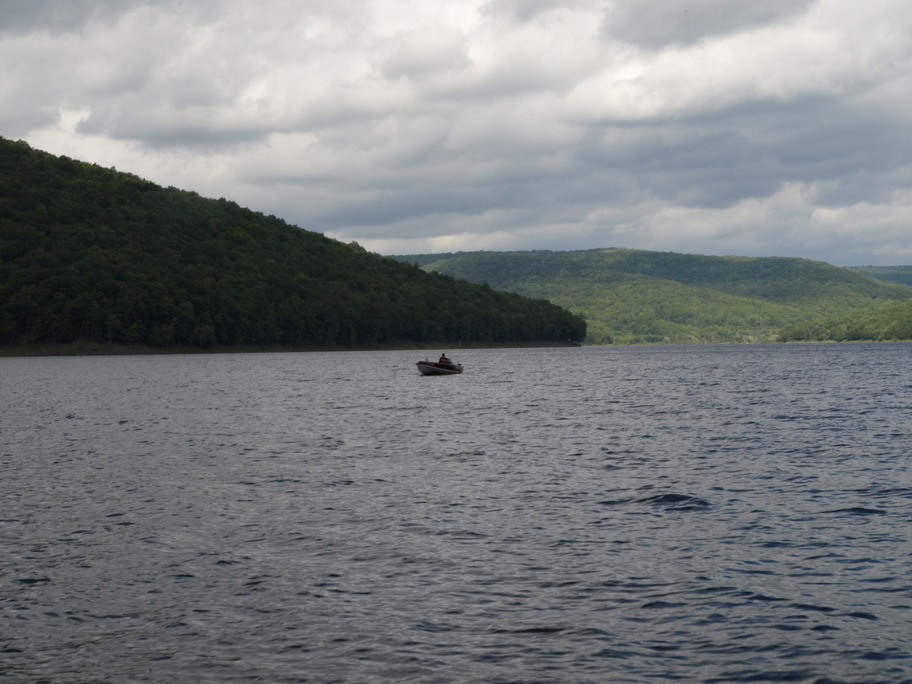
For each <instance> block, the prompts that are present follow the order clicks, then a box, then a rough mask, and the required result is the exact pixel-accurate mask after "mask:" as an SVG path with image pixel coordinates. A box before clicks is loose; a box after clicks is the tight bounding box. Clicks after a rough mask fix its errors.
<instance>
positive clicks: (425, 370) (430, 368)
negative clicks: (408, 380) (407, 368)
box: [415, 354, 462, 375]
mask: <svg viewBox="0 0 912 684" xmlns="http://www.w3.org/2000/svg"><path fill="white" fill-rule="evenodd" d="M415 365H416V366H418V372H419V373H421V374H422V375H457V374H458V373H462V364H461V363H453V362H452V361H450V360H449V359H448V358H447V357H446V354H442V355H441V356H440V360H439V361H429V360H428V359H427V358H425V359H424V361H419V362H418V363H416V364H415Z"/></svg>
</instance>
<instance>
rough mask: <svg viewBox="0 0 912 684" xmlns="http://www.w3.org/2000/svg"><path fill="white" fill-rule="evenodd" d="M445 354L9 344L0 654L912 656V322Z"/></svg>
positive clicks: (332, 661) (458, 677) (726, 662)
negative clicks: (452, 367) (59, 353)
mask: <svg viewBox="0 0 912 684" xmlns="http://www.w3.org/2000/svg"><path fill="white" fill-rule="evenodd" d="M439 351H440V350H429V351H428V352H427V354H428V355H433V354H437V353H439ZM447 351H448V352H450V356H451V357H452V358H454V360H456V361H459V362H462V363H463V364H464V365H465V366H466V372H465V373H464V374H463V375H460V376H448V377H422V376H419V375H418V373H417V371H416V369H415V367H414V362H415V361H416V360H418V359H419V358H423V357H424V356H425V352H421V353H418V354H416V353H414V352H383V353H366V352H359V353H325V354H324V353H302V354H248V355H199V356H132V357H78V358H21V359H11V358H4V359H0V374H2V387H0V399H2V404H0V405H2V406H3V410H2V419H0V420H2V422H0V465H2V473H3V477H2V480H0V500H2V510H0V611H2V612H0V615H2V617H0V679H3V680H8V681H15V682H40V681H53V682H63V681H74V682H76V681H79V682H90V681H96V682H101V681H111V682H115V681H117V682H122V681H168V680H177V681H191V680H194V681H269V682H295V681H308V682H385V681H399V682H410V681H411V682H468V681H485V682H650V681H675V680H677V681H687V682H691V681H694V682H698V681H699V682H747V681H808V682H901V681H912V659H910V656H912V643H910V641H912V638H910V634H912V610H910V609H912V544H910V541H909V531H910V529H912V508H910V504H912V476H910V472H909V455H910V453H909V452H910V445H912V435H910V425H912V420H910V410H912V372H910V370H909V365H910V364H909V362H910V360H912V345H908V344H870V345H867V344H866V345H796V346H791V345H789V346H784V345H772V346H721V347H720V346H713V347H605V348H574V349H534V350H447Z"/></svg>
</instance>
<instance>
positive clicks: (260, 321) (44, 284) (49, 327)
mask: <svg viewBox="0 0 912 684" xmlns="http://www.w3.org/2000/svg"><path fill="white" fill-rule="evenodd" d="M585 331H586V323H585V320H584V319H583V318H582V317H580V316H578V315H575V314H572V313H570V312H569V311H566V310H564V309H561V308H559V307H558V306H556V305H554V304H551V303H549V302H548V301H546V300H544V299H541V298H539V299H529V298H527V297H524V296H520V295H518V294H513V293H506V292H497V291H495V290H493V289H492V288H491V287H489V286H487V285H479V284H473V283H468V282H465V281H457V280H456V279H455V278H453V277H451V276H448V275H444V274H438V273H427V272H425V271H423V270H421V269H419V268H417V267H416V266H414V265H410V264H405V263H402V262H400V261H396V260H394V259H391V258H384V257H381V256H379V255H376V254H370V253H368V252H366V251H365V250H363V249H362V248H360V247H359V246H357V245H356V244H344V243H341V242H338V241H336V240H331V239H329V238H326V237H325V236H323V235H320V234H317V233H313V232H309V231H306V230H303V229H301V228H298V227H295V226H291V225H289V224H287V223H285V222H284V221H282V220H280V219H278V218H275V217H272V216H264V215H262V214H259V213H256V212H253V211H250V210H248V209H244V208H242V207H240V206H238V205H237V204H235V203H234V202H231V201H228V200H226V199H218V200H213V199H204V198H202V197H200V196H199V195H197V194H196V193H193V192H186V191H182V190H179V189H176V188H163V187H161V186H158V185H156V184H154V183H151V182H148V181H146V180H143V179H141V178H138V177H136V176H134V175H132V174H127V173H122V172H118V171H115V170H113V169H105V168H102V167H99V166H96V165H93V164H88V163H84V162H80V161H76V160H73V159H69V158H66V157H55V156H53V155H50V154H47V153H44V152H41V151H38V150H34V149H32V148H31V147H29V146H28V145H27V144H26V143H24V142H11V141H8V140H4V139H2V138H0V345H4V346H7V347H9V346H14V345H15V346H17V347H20V348H21V347H26V348H27V347H29V346H35V345H47V344H56V345H61V344H67V343H74V342H97V343H105V344H113V345H117V344H119V345H146V346H150V347H157V348H173V347H182V348H204V349H210V348H215V347H218V348H233V347H240V346H245V347H267V346H276V345H279V346H284V347H294V348H338V347H348V348H353V347H372V346H395V345H401V344H409V345H410V344H422V343H427V344H429V345H431V344H432V345H435V346H436V345H438V344H443V343H446V344H447V345H448V346H454V345H456V344H463V345H471V344H488V343H491V344H527V343H535V342H559V343H566V342H567V341H579V340H581V339H582V338H583V337H584V335H585Z"/></svg>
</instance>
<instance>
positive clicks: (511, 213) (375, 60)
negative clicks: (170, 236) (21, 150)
mask: <svg viewBox="0 0 912 684" xmlns="http://www.w3.org/2000/svg"><path fill="white" fill-rule="evenodd" d="M0 64H2V65H3V67H2V69H0V136H3V137H6V138H10V139H14V140H16V139H23V140H26V141H27V142H29V143H30V144H31V145H32V146H33V147H36V148H39V149H43V150H47V151H49V152H52V153H54V154H65V155H68V156H71V157H74V158H77V159H81V160H84V161H89V162H94V163H97V164H100V165H102V166H107V167H111V166H114V167H116V168H117V169H119V170H122V171H129V172H131V173H135V174H137V175H139V176H142V177H144V178H148V179H150V180H153V181H155V182H156V183H160V184H162V185H166V186H168V185H173V186H176V187H179V188H184V189H189V190H195V191H197V192H199V193H200V194H202V195H204V196H207V197H226V198H228V199H231V200H234V201H236V202H238V203H239V204H241V205H243V206H246V207H250V208H251V209H254V210H257V211H261V212H263V213H266V214H275V215H276V216H279V217H281V218H283V219H285V220H286V221H288V222H290V223H293V224H295V225H298V226H301V227H302V228H307V229H310V230H316V231H319V232H321V233H325V234H327V235H329V236H330V237H334V238H338V239H340V240H344V241H346V242H348V241H352V240H355V241H357V242H359V243H360V244H361V245H363V246H364V247H366V248H367V249H369V250H371V251H375V252H379V253H381V254H408V253H424V252H443V251H457V250H479V249H490V250H517V249H558V250H562V249H588V248H593V247H632V248H639V249H650V250H662V251H674V252H686V253H700V254H739V255H749V256H801V257H807V258H811V259H820V260H823V261H828V262H830V263H833V264H837V265H866V264H876V265H887V264H912V134H910V133H912V131H910V129H912V125H910V124H912V11H910V6H909V4H908V0H864V1H860V0H760V1H758V2H746V1H745V0H686V1H685V0H553V1H549V0H458V1H456V0H146V1H142V0H0Z"/></svg>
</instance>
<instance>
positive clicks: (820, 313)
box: [397, 249, 912, 344]
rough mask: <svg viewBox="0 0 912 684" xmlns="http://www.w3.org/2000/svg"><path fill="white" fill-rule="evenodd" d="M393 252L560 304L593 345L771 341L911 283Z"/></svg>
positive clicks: (623, 260) (815, 270) (591, 258)
mask: <svg viewBox="0 0 912 684" xmlns="http://www.w3.org/2000/svg"><path fill="white" fill-rule="evenodd" d="M397 258H399V259H401V260H404V261H409V262H411V263H415V264H417V265H420V266H421V267H422V268H424V269H426V270H429V271H436V272H440V273H447V274H450V275H452V276H454V277H457V278H465V279H467V280H471V281H473V282H478V283H488V284H489V285H490V286H491V287H493V288H497V289H503V290H509V291H512V292H517V293H521V294H524V295H527V296H531V297H540V298H545V299H548V300H550V301H552V302H554V303H556V304H559V305H561V306H564V307H567V308H569V309H570V310H572V311H575V312H577V313H580V314H582V315H584V316H585V317H586V319H587V321H588V324H589V328H588V329H589V334H588V337H587V341H589V342H591V343H595V344H604V343H609V342H614V343H625V344H636V343H648V342H677V343H698V342H746V341H757V342H762V341H776V340H778V339H779V331H780V329H781V328H783V327H785V326H789V325H794V324H797V323H799V322H804V321H809V320H812V319H817V318H820V317H827V316H840V315H845V314H849V313H852V312H858V311H870V310H872V309H875V308H877V307H879V306H881V305H883V304H884V303H888V302H892V301H896V300H902V299H907V298H910V297H912V287H909V286H905V285H901V284H897V283H889V282H883V281H880V280H875V279H873V278H869V277H867V276H865V275H863V274H859V273H854V272H852V271H850V270H848V269H845V268H838V267H836V266H831V265H830V264H825V263H823V262H818V261H810V260H807V259H796V258H785V257H768V258H749V257H712V256H702V255H690V254H675V253H670V252H649V251H641V250H631V249H594V250H586V251H576V252H550V251H533V252H472V253H465V252H463V253H455V254H421V255H409V256H401V257H397Z"/></svg>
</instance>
